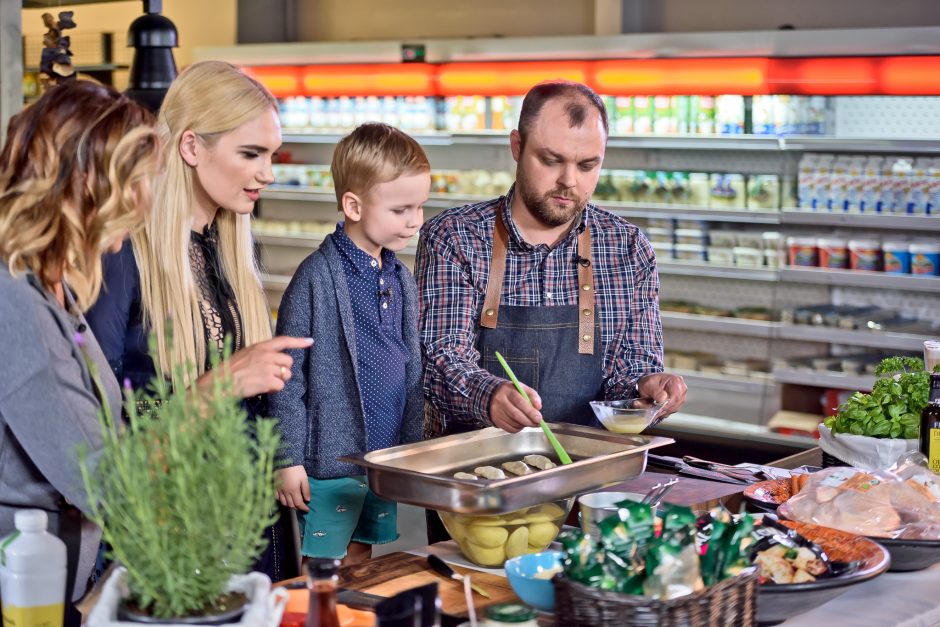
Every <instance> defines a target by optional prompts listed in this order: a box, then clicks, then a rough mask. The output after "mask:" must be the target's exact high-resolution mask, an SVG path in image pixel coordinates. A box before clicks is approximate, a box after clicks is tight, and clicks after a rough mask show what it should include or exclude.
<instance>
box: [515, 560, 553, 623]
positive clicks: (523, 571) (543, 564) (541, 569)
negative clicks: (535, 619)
mask: <svg viewBox="0 0 940 627" xmlns="http://www.w3.org/2000/svg"><path fill="white" fill-rule="evenodd" d="M558 568H561V551H543V552H542V553H530V554H528V555H520V556H519V557H514V558H512V559H510V560H507V561H506V565H505V569H506V577H507V578H508V579H509V585H510V586H512V589H513V592H515V593H516V596H518V597H519V598H520V599H522V602H523V603H525V604H526V605H530V606H532V607H534V608H535V609H537V610H542V611H543V612H554V611H555V587H554V585H553V584H552V579H551V577H549V578H547V579H545V578H539V577H537V576H536V575H538V574H539V573H545V572H546V571H549V570H552V569H558Z"/></svg>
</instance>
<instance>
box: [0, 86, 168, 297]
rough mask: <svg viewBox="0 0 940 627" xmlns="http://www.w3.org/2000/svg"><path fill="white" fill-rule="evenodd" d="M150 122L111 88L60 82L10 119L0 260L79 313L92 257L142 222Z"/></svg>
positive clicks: (95, 278)
mask: <svg viewBox="0 0 940 627" xmlns="http://www.w3.org/2000/svg"><path fill="white" fill-rule="evenodd" d="M152 124H153V116H152V115H151V114H150V113H149V112H148V111H147V110H146V109H144V108H143V107H141V106H140V105H138V104H137V103H135V102H134V101H132V100H130V99H129V98H127V97H126V96H124V95H122V94H120V93H118V92H117V91H115V90H114V88H112V87H108V86H105V85H99V84H97V83H93V82H91V81H70V82H68V83H65V84H63V85H59V86H57V87H53V88H52V89H50V90H49V91H47V92H46V93H45V94H43V96H42V97H41V98H40V99H39V100H37V101H36V102H35V103H34V104H32V105H30V106H29V107H27V108H26V109H24V110H23V111H21V112H20V113H18V114H16V115H15V116H14V117H13V118H12V119H11V120H10V124H9V126H8V128H7V140H6V144H5V145H4V147H3V152H2V154H0V258H2V259H3V260H4V261H5V262H6V263H7V265H8V266H9V268H10V271H11V272H12V273H16V272H23V271H31V272H32V273H33V274H35V275H36V277H37V278H38V279H39V280H40V281H41V282H42V283H43V285H44V286H45V287H46V288H48V289H53V288H54V287H55V285H56V284H57V283H58V282H59V281H61V280H63V279H64V280H65V281H66V282H67V283H68V285H69V287H70V288H71V290H72V292H73V293H74V295H75V299H76V301H77V303H78V306H79V307H80V308H81V309H83V310H85V309H87V308H88V307H90V306H91V304H92V303H94V301H95V299H96V298H97V297H98V292H99V291H100V289H101V256H102V254H103V253H104V252H105V250H106V249H107V248H108V247H110V246H111V245H112V244H113V243H114V242H116V241H118V240H119V239H120V238H122V237H123V236H124V235H125V234H126V233H127V232H129V231H130V232H133V231H135V230H137V229H138V228H140V227H141V226H142V225H143V221H144V217H145V215H146V213H147V212H148V210H149V207H150V182H151V178H152V177H153V175H154V174H155V173H156V170H157V168H158V167H159V158H160V144H159V141H158V139H157V135H156V132H155V131H154V129H153V127H152Z"/></svg>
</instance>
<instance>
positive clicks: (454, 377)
mask: <svg viewBox="0 0 940 627" xmlns="http://www.w3.org/2000/svg"><path fill="white" fill-rule="evenodd" d="M512 195H513V188H510V190H509V193H508V194H507V195H506V196H501V197H499V198H496V199H494V200H489V201H486V202H480V203H476V204H471V205H465V206H463V207H457V208H454V209H450V210H448V211H445V212H444V213H442V214H441V215H439V216H437V217H435V218H433V219H432V220H430V221H428V222H427V224H425V225H424V228H423V229H422V231H421V241H420V242H419V244H418V255H417V264H416V269H415V278H416V280H417V283H418V293H419V294H420V299H421V300H420V302H421V313H420V321H421V349H422V352H423V355H424V363H425V366H424V393H425V396H427V397H428V398H429V400H430V401H431V404H432V405H433V407H434V410H437V411H432V412H431V420H432V421H433V420H435V419H437V420H440V419H446V420H448V421H449V420H453V421H455V422H460V423H476V424H491V422H490V419H489V405H490V398H491V397H492V395H493V392H494V391H495V390H496V388H497V387H498V386H499V385H500V384H502V383H504V382H505V379H503V378H501V377H497V376H494V375H492V374H490V373H489V372H487V371H486V370H484V369H482V368H481V367H480V365H479V363H480V353H479V351H477V349H476V346H475V345H476V341H477V325H478V322H479V319H480V312H481V310H482V308H483V299H484V297H485V292H486V282H487V279H488V277H489V267H490V257H491V256H492V251H493V229H494V225H495V222H496V211H502V212H503V220H504V221H505V223H506V227H507V229H508V231H509V246H508V251H507V254H506V276H505V279H504V282H503V291H502V300H501V304H503V305H509V306H525V307H537V306H541V307H551V306H555V305H577V303H578V272H577V264H576V263H575V262H574V259H575V257H576V252H577V247H578V235H579V234H580V233H581V232H582V231H583V230H584V227H585V224H590V225H591V238H592V246H591V251H592V258H593V269H594V286H595V296H594V298H595V299H596V308H597V312H598V316H597V319H598V320H599V322H600V331H601V333H600V338H601V350H602V351H603V354H604V366H603V377H604V397H605V398H606V399H621V398H631V397H632V396H635V394H636V383H637V381H638V380H639V378H640V377H641V376H643V375H646V374H649V373H653V372H661V371H662V370H663V337H662V336H663V333H662V324H661V321H660V318H659V275H658V274H657V272H656V258H655V255H654V253H653V248H652V246H650V243H649V241H648V240H647V239H646V237H645V236H644V235H643V234H642V233H641V232H640V230H639V229H638V228H637V227H635V226H634V225H632V224H630V223H629V222H627V221H626V220H624V219H622V218H619V217H617V216H615V215H613V214H611V213H610V212H608V211H605V210H603V209H600V208H598V207H597V206H596V205H593V204H591V203H588V204H587V206H586V207H585V209H584V211H583V212H582V219H581V222H580V223H579V225H578V226H577V228H574V229H572V230H571V232H570V233H568V235H567V236H566V237H565V238H564V239H563V240H562V241H561V242H560V243H559V244H558V245H556V246H555V247H554V248H549V247H548V246H546V245H544V244H540V245H538V246H533V245H531V244H528V243H527V242H525V240H524V239H523V238H522V235H521V234H520V232H519V229H518V228H517V227H516V224H515V222H514V221H513V220H512V213H511V210H510V207H511V205H512ZM435 414H436V415H437V416H436V417H435Z"/></svg>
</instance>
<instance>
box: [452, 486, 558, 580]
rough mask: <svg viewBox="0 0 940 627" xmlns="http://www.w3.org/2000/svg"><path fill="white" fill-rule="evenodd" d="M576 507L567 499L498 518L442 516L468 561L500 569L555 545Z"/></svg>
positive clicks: (459, 515)
mask: <svg viewBox="0 0 940 627" xmlns="http://www.w3.org/2000/svg"><path fill="white" fill-rule="evenodd" d="M573 504H574V499H573V498H570V499H563V500H559V501H553V502H551V503H545V504H543V505H535V506H533V507H527V508H526V509H521V510H518V511H515V512H510V513H508V514H499V515H496V516H471V515H468V514H453V513H450V512H438V514H439V515H440V517H441V522H443V523H444V527H445V528H446V529H447V532H448V533H449V534H450V536H451V537H452V538H453V539H454V541H455V542H456V543H457V546H458V547H460V552H461V553H463V555H464V557H466V558H467V559H468V560H470V561H471V562H473V563H474V564H477V565H479V566H487V567H490V568H498V567H500V566H502V565H503V563H505V561H506V560H507V559H510V558H513V557H519V556H520V555H527V554H529V553H541V552H542V551H544V550H545V549H547V548H548V547H549V545H550V544H551V543H552V542H554V540H555V538H556V537H557V536H558V532H559V531H561V527H562V525H563V524H564V523H565V519H567V518H568V513H569V512H570V511H571V507H572V505H573Z"/></svg>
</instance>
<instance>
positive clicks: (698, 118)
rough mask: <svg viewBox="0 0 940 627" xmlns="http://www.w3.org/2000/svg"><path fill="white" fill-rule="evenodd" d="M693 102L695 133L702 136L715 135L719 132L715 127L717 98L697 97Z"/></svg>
mask: <svg viewBox="0 0 940 627" xmlns="http://www.w3.org/2000/svg"><path fill="white" fill-rule="evenodd" d="M693 102H694V104H693V107H692V108H693V109H694V110H695V132H696V133H699V134H700V135H714V134H715V133H716V132H717V131H718V129H717V128H716V126H715V97H714V96H696V98H695V100H694V101H693Z"/></svg>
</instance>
